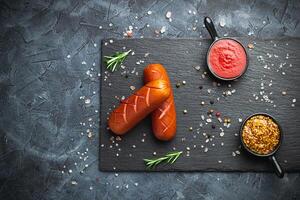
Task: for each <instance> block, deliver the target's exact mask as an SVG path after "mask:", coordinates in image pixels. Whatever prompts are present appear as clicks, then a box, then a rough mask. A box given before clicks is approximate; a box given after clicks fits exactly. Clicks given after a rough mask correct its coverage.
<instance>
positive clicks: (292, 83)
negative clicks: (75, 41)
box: [99, 38, 300, 172]
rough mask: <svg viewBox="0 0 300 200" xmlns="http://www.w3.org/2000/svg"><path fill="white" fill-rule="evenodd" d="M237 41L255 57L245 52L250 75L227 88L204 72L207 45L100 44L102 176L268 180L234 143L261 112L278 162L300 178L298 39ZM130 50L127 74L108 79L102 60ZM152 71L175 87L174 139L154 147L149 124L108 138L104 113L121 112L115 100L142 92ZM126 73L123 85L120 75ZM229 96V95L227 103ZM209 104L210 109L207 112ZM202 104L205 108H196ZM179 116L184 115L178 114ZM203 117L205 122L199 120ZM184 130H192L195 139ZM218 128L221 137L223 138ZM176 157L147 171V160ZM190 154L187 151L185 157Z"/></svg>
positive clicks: (264, 167)
mask: <svg viewBox="0 0 300 200" xmlns="http://www.w3.org/2000/svg"><path fill="white" fill-rule="evenodd" d="M238 39H239V40H240V41H241V42H242V43H243V44H244V45H245V46H246V47H247V45H248V44H249V43H251V44H254V49H248V48H247V51H248V55H249V67H248V70H247V72H246V73H245V74H244V76H242V77H241V78H240V79H239V80H237V81H232V82H221V81H218V80H216V79H214V78H213V77H212V76H211V75H210V74H209V73H208V72H207V66H206V52H207V50H208V48H209V45H210V44H211V40H209V39H123V40H114V39H107V40H103V41H102V47H101V48H102V51H101V53H102V65H101V77H102V78H101V86H100V94H101V95H100V104H101V105H100V110H101V112H100V115H101V116H100V125H101V126H100V133H99V134H100V145H99V146H100V147H99V148H100V163H99V165H100V170H102V171H257V172H272V171H273V168H272V166H271V163H269V162H268V159H267V158H266V159H264V158H256V157H254V156H251V155H249V154H247V153H246V152H245V151H243V149H241V146H240V141H239V137H238V133H239V128H240V126H241V123H240V120H241V119H245V118H246V117H247V116H248V115H250V114H253V113H256V112H266V113H269V114H271V115H273V116H274V117H275V118H276V119H277V120H278V122H279V123H280V125H281V126H282V129H283V134H284V135H283V143H282V146H281V148H280V149H279V151H278V152H277V153H276V156H277V157H278V160H279V162H280V163H281V165H282V167H283V168H284V169H285V170H286V171H288V172H295V171H300V132H299V130H300V118H299V116H300V112H299V105H298V102H297V100H300V86H299V85H300V84H299V80H300V68H299V65H300V39H299V38H285V39H273V40H259V39H255V38H238ZM128 49H131V50H132V51H133V52H134V55H129V56H128V58H127V59H126V61H125V62H124V66H126V67H125V69H120V70H118V71H117V72H114V73H111V72H106V69H105V65H104V63H103V61H104V59H103V56H105V55H111V54H113V53H114V52H116V51H125V50H128ZM149 63H162V64H163V65H164V66H165V68H166V69H167V71H168V74H169V76H170V79H171V81H172V86H173V90H174V98H175V102H176V109H177V135H176V138H175V139H174V140H172V141H170V142H160V141H157V140H156V139H155V138H154V137H153V135H152V131H151V120H150V118H149V117H148V118H146V119H144V120H143V121H142V122H140V123H139V124H138V125H137V126H136V127H135V128H134V129H132V130H131V131H130V132H128V134H126V135H125V136H123V137H122V138H121V141H117V140H116V138H113V137H112V136H113V135H112V134H111V133H110V131H109V130H107V117H108V113H109V112H111V109H113V106H114V105H115V106H117V105H118V103H119V100H118V99H117V98H121V97H122V96H125V97H127V96H129V95H130V94H131V93H132V92H133V91H132V90H131V89H130V86H135V87H136V89H138V88H139V87H141V86H142V85H143V69H144V67H145V66H146V65H147V64H149ZM195 66H200V70H196V69H195ZM126 71H127V74H128V77H127V78H126V76H125V75H124V74H125V72H126ZM182 81H186V85H182V86H181V87H180V88H176V87H175V85H176V83H177V82H182ZM199 86H201V87H202V89H199ZM228 91H230V92H231V93H232V94H231V95H228ZM230 92H229V93H230ZM282 92H286V95H283V94H282ZM224 93H225V95H224ZM226 94H227V95H226ZM116 97H117V98H116ZM211 100H213V101H214V103H213V104H210V101H211ZM295 100H296V102H294V101H295ZM202 101H203V102H204V103H205V104H204V105H201V102H202ZM184 109H186V110H187V111H188V113H187V114H183V110H184ZM210 109H213V110H215V111H219V112H221V116H222V118H223V117H229V118H230V119H231V125H230V127H229V128H227V127H224V125H223V124H222V123H220V122H219V121H218V120H217V118H216V116H215V115H213V116H212V122H211V123H208V122H206V119H207V118H208V115H207V112H208V110H210ZM203 116H204V117H205V120H202V117H203ZM201 124H202V125H201ZM212 124H213V125H215V126H216V128H215V129H213V128H212ZM189 127H193V131H190V130H189ZM221 128H222V129H223V130H224V131H223V132H224V136H220V133H221V132H222V129H221ZM203 133H207V134H209V135H210V137H211V138H212V140H211V141H209V142H206V140H207V138H206V137H205V136H204V135H203ZM221 135H222V134H221ZM206 148H207V149H208V151H207V152H205V149H206ZM173 149H175V150H178V151H179V150H180V151H183V154H182V156H181V157H180V158H179V159H178V160H177V161H176V162H175V163H174V164H172V165H165V164H162V165H160V166H158V167H157V168H155V169H152V170H149V169H146V167H145V164H144V162H143V159H144V158H152V157H155V156H154V154H156V156H162V155H164V154H166V153H167V152H169V151H173ZM187 149H190V150H189V153H187V151H188V150H187ZM233 152H234V153H233ZM238 153H240V154H238ZM235 154H236V155H235ZM234 155H235V156H234Z"/></svg>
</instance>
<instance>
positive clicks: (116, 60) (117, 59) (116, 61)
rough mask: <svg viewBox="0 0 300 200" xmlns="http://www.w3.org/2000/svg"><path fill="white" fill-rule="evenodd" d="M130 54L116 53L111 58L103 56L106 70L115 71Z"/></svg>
mask: <svg viewBox="0 0 300 200" xmlns="http://www.w3.org/2000/svg"><path fill="white" fill-rule="evenodd" d="M130 52H131V50H129V51H126V52H116V53H115V54H114V55H112V56H104V58H105V63H106V68H107V69H108V70H110V71H112V72H114V71H116V70H117V68H118V67H119V66H120V65H121V64H122V63H123V61H124V60H125V58H126V57H127V56H128V54H129V53H130Z"/></svg>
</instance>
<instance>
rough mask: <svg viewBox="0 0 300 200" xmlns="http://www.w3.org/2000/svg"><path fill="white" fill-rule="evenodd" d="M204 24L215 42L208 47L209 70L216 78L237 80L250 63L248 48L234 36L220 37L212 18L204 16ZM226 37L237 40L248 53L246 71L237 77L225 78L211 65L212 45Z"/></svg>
mask: <svg viewBox="0 0 300 200" xmlns="http://www.w3.org/2000/svg"><path fill="white" fill-rule="evenodd" d="M204 25H205V27H206V29H207V30H208V32H209V34H210V36H211V38H212V40H213V43H212V44H211V45H210V47H209V49H208V51H207V54H206V62H207V66H208V69H209V71H210V72H211V74H213V75H214V76H215V77H216V78H218V79H220V80H223V81H232V80H235V79H237V78H239V77H241V76H242V75H243V74H244V73H245V72H246V71H247V68H248V63H249V59H248V53H247V51H246V48H245V47H244V46H243V44H242V43H241V42H240V41H238V40H236V39H234V38H230V37H222V38H220V37H219V36H218V34H217V31H216V29H215V26H214V23H213V21H212V20H211V18H209V17H205V18H204ZM225 39H226V40H233V41H235V42H237V43H238V44H240V46H241V47H242V48H243V49H244V51H245V54H246V66H245V69H244V71H243V72H242V73H241V74H240V75H239V76H235V77H233V78H224V77H220V76H219V75H217V74H216V73H215V72H214V71H213V69H212V67H211V66H210V63H209V62H208V56H209V53H210V50H211V48H212V47H213V46H214V44H216V43H217V42H218V41H219V40H225Z"/></svg>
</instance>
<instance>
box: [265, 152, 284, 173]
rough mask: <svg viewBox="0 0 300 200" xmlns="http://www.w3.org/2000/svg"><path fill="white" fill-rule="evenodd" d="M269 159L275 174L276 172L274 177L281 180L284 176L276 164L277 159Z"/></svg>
mask: <svg viewBox="0 0 300 200" xmlns="http://www.w3.org/2000/svg"><path fill="white" fill-rule="evenodd" d="M269 159H270V160H271V162H272V164H273V166H274V168H275V172H276V175H277V176H278V177H279V178H283V176H284V172H283V170H282V168H281V166H280V164H279V163H278V162H277V159H276V158H275V156H274V155H272V156H270V157H269Z"/></svg>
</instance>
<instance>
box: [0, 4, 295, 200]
mask: <svg viewBox="0 0 300 200" xmlns="http://www.w3.org/2000/svg"><path fill="white" fill-rule="evenodd" d="M299 8H300V2H299V1H297V0H294V1H273V0H269V1H241V0H237V1H219V2H217V1H179V0H174V1H169V2H167V1H129V2H128V1H81V0H78V1H76V0H74V1H67V0H66V1H62V0H61V1H41V0H36V1H14V0H7V1H1V2H0V16H1V20H0V23H1V29H0V45H1V54H0V61H1V62H0V63H1V67H0V94H1V96H0V103H1V104H0V105H1V109H0V137H1V139H0V199H5V200H6V199H25V200H27V199H118V198H122V199H183V198H186V199H259V198H260V199H297V198H300V193H299V187H300V178H299V174H298V173H293V174H288V175H287V176H286V177H285V178H284V179H282V180H279V179H277V177H275V176H274V175H273V174H266V173H120V174H114V173H103V172H99V170H98V148H99V141H98V139H99V138H98V119H99V115H98V113H97V112H95V110H98V109H99V94H98V92H99V78H98V77H97V71H99V62H100V52H99V45H100V40H101V39H103V38H108V37H116V38H121V37H122V35H123V34H122V32H123V31H125V29H126V28H127V27H128V26H129V25H130V24H131V23H135V25H134V26H137V30H134V37H140V36H145V37H155V33H154V30H155V29H160V28H161V27H162V26H166V28H167V31H166V33H164V34H163V35H162V36H159V37H170V38H174V37H181V38H182V37H199V36H203V37H205V38H207V37H208V34H207V31H206V30H204V29H203V27H202V19H203V16H204V15H210V16H211V17H212V18H214V19H215V21H216V22H218V21H219V20H220V19H221V18H225V21H226V25H225V27H224V28H223V29H222V32H223V33H228V34H229V35H232V36H242V35H247V34H248V33H250V35H251V34H252V33H253V34H254V35H253V36H255V37H271V38H275V37H276V38H278V37H284V36H298V37H299V36H300V29H299V20H300V16H299ZM148 10H151V11H152V12H153V13H152V15H150V16H149V15H147V11H148ZM168 10H170V11H172V14H173V22H172V23H168V21H167V20H166V19H165V17H164V16H165V13H166V11H168ZM189 10H192V11H195V15H194V14H189V13H188V11H189ZM136 16H137V17H136ZM196 19H198V22H197V23H196V26H197V27H198V29H197V30H196V31H192V30H190V29H191V28H192V26H193V24H194V23H195V20H196ZM110 23H112V26H109V24H110ZM146 23H149V24H150V27H149V28H148V27H146V26H145V25H146ZM100 25H101V26H102V27H103V28H102V29H99V28H98V27H99V26H100ZM94 43H96V44H97V46H96V47H95V46H94V45H93V44H94ZM67 55H70V58H68V57H67ZM82 61H86V63H87V64H86V65H85V64H82ZM93 62H95V67H94V71H92V74H93V75H92V77H89V76H88V75H87V74H86V72H87V70H88V69H90V68H91V67H92V64H93ZM94 91H95V92H94ZM94 93H95V94H94ZM81 96H86V98H89V99H91V103H90V104H85V102H84V101H85V100H84V99H83V97H82V98H80V97H81ZM89 118H91V119H92V121H89V120H88V119H89ZM89 124H92V127H90V132H92V133H93V136H92V137H91V138H88V137H87V136H86V130H87V125H88V126H89ZM81 132H83V134H82V135H81ZM86 148H88V151H87V150H86ZM78 152H79V153H78ZM85 152H86V153H85ZM87 156H89V157H88V158H87V159H86V160H84V158H86V157H87ZM80 157H81V158H82V159H80ZM75 163H76V164H77V165H75ZM86 164H88V165H86ZM69 170H72V173H68V171H69ZM62 171H64V173H62ZM80 171H82V172H80ZM72 181H76V183H77V185H76V184H75V182H73V184H72ZM171 183H172V184H171Z"/></svg>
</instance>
